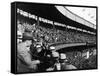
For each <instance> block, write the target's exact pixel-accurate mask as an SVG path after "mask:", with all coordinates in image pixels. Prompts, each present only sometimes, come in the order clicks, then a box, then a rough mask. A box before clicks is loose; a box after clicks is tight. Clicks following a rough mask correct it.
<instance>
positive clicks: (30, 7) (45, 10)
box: [17, 2, 96, 32]
mask: <svg viewBox="0 0 100 76" xmlns="http://www.w3.org/2000/svg"><path fill="white" fill-rule="evenodd" d="M17 8H19V9H22V10H24V11H26V12H29V13H31V14H35V15H37V16H40V17H43V18H46V19H49V20H52V21H56V22H59V23H62V24H65V25H70V26H73V27H77V28H81V29H85V30H88V31H91V32H96V30H95V29H93V28H90V27H88V26H86V25H83V24H81V23H78V22H76V21H73V20H71V19H69V18H67V17H65V16H64V15H63V14H61V13H60V12H59V11H58V10H57V8H56V7H55V5H54V4H41V3H21V2H18V5H17Z"/></svg>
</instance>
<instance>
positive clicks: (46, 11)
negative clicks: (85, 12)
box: [17, 3, 97, 69]
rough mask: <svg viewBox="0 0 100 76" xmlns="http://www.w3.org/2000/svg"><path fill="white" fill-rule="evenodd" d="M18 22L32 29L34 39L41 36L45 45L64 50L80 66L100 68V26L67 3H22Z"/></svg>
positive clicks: (79, 67)
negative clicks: (99, 45) (99, 58)
mask: <svg viewBox="0 0 100 76" xmlns="http://www.w3.org/2000/svg"><path fill="white" fill-rule="evenodd" d="M66 7H67V6H66ZM61 9H62V10H63V11H62V10H61ZM17 25H21V30H22V31H23V32H29V33H31V36H32V38H33V39H34V40H35V39H36V40H37V41H41V38H42V39H43V42H44V43H45V44H46V45H48V46H46V47H48V48H49V47H51V46H53V47H55V50H56V51H58V52H64V53H65V54H66V55H67V58H68V61H69V63H70V64H73V65H74V66H76V67H77V68H78V69H90V68H97V66H96V65H97V61H96V55H97V54H95V55H94V50H97V47H96V46H97V40H96V37H97V29H96V28H94V27H90V26H89V25H91V26H94V24H92V23H90V22H89V21H87V20H84V19H82V18H81V17H79V16H77V15H75V14H74V12H71V11H69V10H68V9H67V8H65V6H59V5H52V4H48V5H47V4H37V3H36V4H29V5H28V4H27V3H25V4H22V3H19V5H18V6H17ZM95 26H96V25H95ZM88 52H89V53H88ZM87 59H88V60H87ZM94 60H95V62H93V61H94ZM85 62H86V63H85Z"/></svg>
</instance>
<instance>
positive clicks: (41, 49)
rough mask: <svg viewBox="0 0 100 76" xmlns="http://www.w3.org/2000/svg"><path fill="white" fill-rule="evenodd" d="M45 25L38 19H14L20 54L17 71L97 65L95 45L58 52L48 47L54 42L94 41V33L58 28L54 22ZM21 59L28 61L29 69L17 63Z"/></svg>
mask: <svg viewBox="0 0 100 76" xmlns="http://www.w3.org/2000/svg"><path fill="white" fill-rule="evenodd" d="M48 26H49V25H46V24H44V23H41V22H40V23H39V25H38V24H37V23H34V24H30V23H28V22H23V21H20V20H18V21H17V44H18V58H19V59H18V68H17V69H18V71H19V72H24V71H25V72H31V71H32V72H36V71H54V70H72V69H88V68H96V48H88V49H84V50H83V49H82V50H81V51H74V49H73V51H71V52H70V51H69V52H66V53H59V52H57V51H56V50H55V48H54V47H49V45H51V44H54V43H55V44H56V43H77V42H78V43H81V42H85V43H95V42H96V37H95V36H93V35H91V34H87V33H82V32H79V31H75V30H71V29H64V30H63V29H62V30H61V29H57V28H55V27H56V26H52V27H51V26H50V27H48ZM20 59H21V60H23V61H24V62H25V63H26V65H28V70H27V67H26V66H25V65H24V66H22V65H20V64H21V62H20ZM48 61H49V62H48ZM94 61H95V62H94ZM40 64H41V65H42V66H41V65H40ZM49 64H50V65H49ZM36 65H38V66H36ZM60 65H62V66H60ZM55 66H57V67H55ZM21 67H23V68H24V70H23V69H21ZM25 67H26V70H25ZM37 68H38V70H37ZM55 68H56V69H55ZM34 70H35V71H34Z"/></svg>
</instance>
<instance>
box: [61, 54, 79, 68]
mask: <svg viewBox="0 0 100 76" xmlns="http://www.w3.org/2000/svg"><path fill="white" fill-rule="evenodd" d="M60 63H61V70H72V69H77V68H76V67H75V66H74V65H72V64H70V63H68V60H67V58H66V54H64V53H61V54H60Z"/></svg>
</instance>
